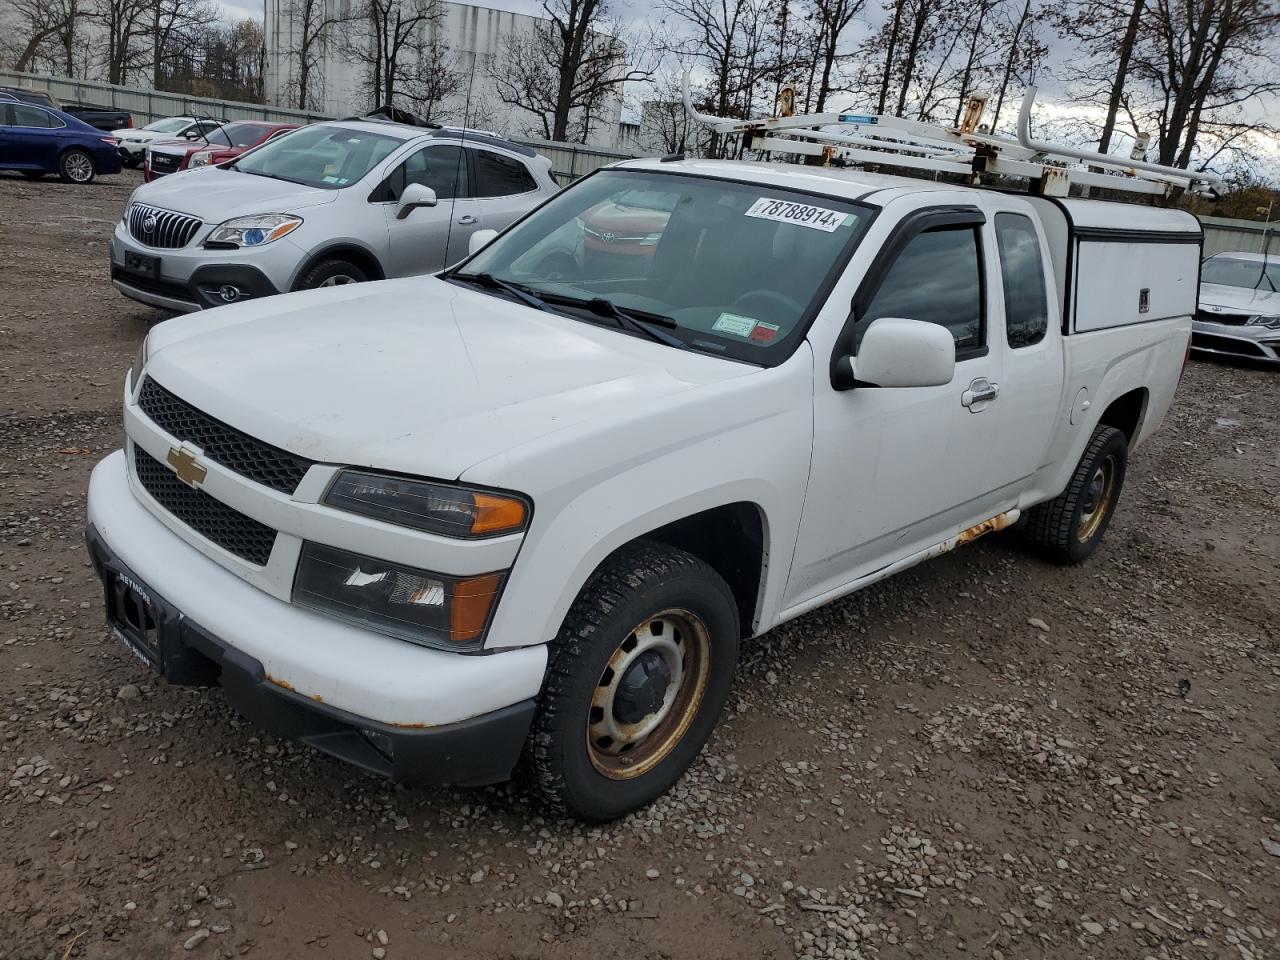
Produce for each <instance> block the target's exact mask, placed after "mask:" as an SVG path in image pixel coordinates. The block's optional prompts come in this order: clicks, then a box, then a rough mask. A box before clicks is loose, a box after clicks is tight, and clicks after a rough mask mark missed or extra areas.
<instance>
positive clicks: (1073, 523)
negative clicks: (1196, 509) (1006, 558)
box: [1026, 427, 1129, 564]
mask: <svg viewBox="0 0 1280 960" xmlns="http://www.w3.org/2000/svg"><path fill="white" fill-rule="evenodd" d="M1128 454H1129V441H1128V438H1127V437H1125V435H1124V434H1123V433H1122V432H1121V431H1119V430H1117V429H1116V428H1115V427H1098V428H1097V429H1096V430H1094V431H1093V436H1092V437H1090V438H1089V444H1088V446H1086V447H1085V449H1084V454H1083V455H1082V456H1081V457H1080V462H1079V463H1078V464H1077V465H1076V469H1075V473H1073V474H1072V475H1071V481H1070V483H1068V484H1067V489H1066V490H1064V491H1062V493H1060V494H1059V495H1058V496H1057V497H1055V498H1054V499H1052V500H1050V501H1048V502H1047V503H1041V504H1038V505H1036V506H1034V507H1032V508H1031V509H1030V510H1029V511H1028V513H1027V526H1026V532H1027V535H1028V536H1029V537H1030V538H1031V540H1032V541H1033V542H1034V543H1035V544H1036V546H1037V547H1039V549H1040V551H1041V553H1043V554H1044V555H1045V556H1046V557H1048V559H1050V560H1052V561H1053V562H1054V563H1061V564H1073V563H1083V562H1084V561H1085V560H1086V559H1088V557H1089V555H1090V554H1091V553H1093V551H1094V550H1096V549H1097V548H1098V544H1099V543H1101V542H1102V536H1103V534H1105V533H1106V532H1107V527H1108V526H1110V525H1111V518H1112V517H1113V516H1114V515H1115V510H1116V503H1117V502H1119V500H1120V490H1121V488H1122V487H1123V486H1124V478H1125V470H1126V468H1127V466H1128Z"/></svg>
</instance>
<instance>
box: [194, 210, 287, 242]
mask: <svg viewBox="0 0 1280 960" xmlns="http://www.w3.org/2000/svg"><path fill="white" fill-rule="evenodd" d="M301 225H302V218H301V217H291V216H289V214H287V213H263V214H259V215H257V216H253V217H236V218H235V219H234V220H228V221H226V222H225V223H220V224H218V226H217V227H215V228H214V230H213V233H211V234H209V239H208V240H206V241H205V242H206V243H230V244H234V245H235V246H237V247H260V246H262V245H263V244H265V243H270V242H271V241H272V240H279V239H280V238H281V237H283V236H285V235H286V234H289V233H292V232H293V231H294V230H296V229H298V227H299V226H301Z"/></svg>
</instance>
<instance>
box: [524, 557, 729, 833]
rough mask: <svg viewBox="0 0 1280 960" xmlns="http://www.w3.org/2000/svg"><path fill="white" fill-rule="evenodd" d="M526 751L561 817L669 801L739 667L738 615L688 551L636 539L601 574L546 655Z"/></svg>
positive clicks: (614, 813) (604, 815)
mask: <svg viewBox="0 0 1280 960" xmlns="http://www.w3.org/2000/svg"><path fill="white" fill-rule="evenodd" d="M549 657H550V662H549V663H548V666H547V677H546V681H545V682H544V684H543V689H542V693H541V695H540V696H539V699H538V712H537V714H536V715H535V717H534V721H533V727H532V729H531V730H530V733H529V739H528V742H527V743H526V746H525V760H526V765H527V768H528V771H529V773H530V774H531V779H532V781H533V786H534V789H535V790H536V791H537V792H538V794H539V795H540V796H541V798H542V799H543V801H544V802H545V803H546V805H547V806H548V807H550V808H551V809H552V810H553V811H554V812H556V813H567V814H570V815H572V816H575V817H578V818H580V819H583V820H590V821H605V820H613V819H616V818H618V817H621V816H623V815H625V814H627V813H630V812H632V811H633V810H637V809H639V808H641V807H643V806H645V805H646V804H648V803H650V802H652V801H653V800H655V799H656V798H657V797H659V796H661V795H662V794H663V793H665V792H666V791H667V790H668V789H670V787H671V786H672V784H674V783H675V782H676V781H677V780H678V779H679V778H680V776H681V775H682V774H683V773H684V772H685V770H686V769H688V767H689V765H690V764H691V763H692V762H693V761H694V760H695V759H696V758H697V756H698V754H699V752H701V750H702V748H703V746H704V745H705V744H706V742H707V738H708V737H710V735H711V731H712V728H714V727H715V725H716V721H717V720H718V719H719V717H720V713H721V711H722V710H723V709H724V704H725V701H726V700H727V699H728V697H729V688H730V685H731V684H732V682H733V674H734V670H735V668H736V666H737V662H738V608H737V603H736V602H735V600H734V597H733V593H732V591H731V590H730V589H729V587H728V585H727V584H726V583H725V582H724V580H723V579H722V578H721V577H720V575H719V574H718V573H716V572H715V570H713V569H712V568H711V567H710V566H708V565H707V564H706V563H704V562H703V561H701V560H699V559H698V558H697V557H695V556H693V555H692V554H689V553H686V552H685V551H683V550H677V549H675V548H673V547H667V546H665V545H662V544H658V543H650V542H645V541H640V542H637V543H635V544H632V545H630V546H627V547H624V548H623V549H622V550H620V551H618V552H617V553H616V554H614V556H613V557H611V558H610V559H609V560H607V561H606V562H605V564H604V565H603V566H602V567H601V568H600V569H599V570H597V571H596V572H595V573H594V574H593V575H592V576H591V579H590V580H588V581H587V584H586V585H585V586H584V587H583V588H582V592H581V593H579V594H578V598H577V599H576V600H575V601H574V603H573V606H572V607H571V608H570V610H569V614H568V616H566V617H565V620H564V624H563V625H562V626H561V627H560V632H559V633H558V634H557V635H556V638H555V639H554V640H553V641H552V642H551V644H550V648H549Z"/></svg>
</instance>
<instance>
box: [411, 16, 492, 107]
mask: <svg viewBox="0 0 1280 960" xmlns="http://www.w3.org/2000/svg"><path fill="white" fill-rule="evenodd" d="M428 32H429V33H430V34H431V35H430V37H428V38H427V40H426V41H425V42H423V43H420V44H418V45H417V46H416V47H415V49H414V56H413V63H412V66H410V67H409V69H408V72H407V75H406V77H405V80H404V82H403V83H402V84H401V88H402V90H403V92H404V95H405V97H406V98H407V99H408V100H409V102H410V103H411V104H412V105H413V110H414V113H416V114H418V116H420V117H422V119H423V120H426V121H427V122H428V123H440V122H443V121H445V120H459V119H460V120H462V121H463V122H464V123H467V124H469V125H472V126H474V123H472V121H471V118H470V117H469V116H466V115H465V114H467V113H469V112H470V110H469V107H470V103H469V102H468V103H467V104H466V106H464V107H463V115H458V114H457V112H456V111H450V110H449V109H447V107H446V106H445V105H446V104H447V103H448V101H450V100H451V99H453V98H454V97H456V96H458V95H459V94H462V93H465V92H466V91H467V89H468V87H469V86H470V84H469V83H468V80H469V78H470V75H471V71H470V69H468V66H469V64H468V61H469V59H471V57H472V55H470V54H467V55H460V54H458V53H455V52H454V51H453V50H451V49H450V48H449V44H448V42H447V41H446V40H445V39H444V37H442V36H441V35H440V31H439V30H438V29H429V30H428Z"/></svg>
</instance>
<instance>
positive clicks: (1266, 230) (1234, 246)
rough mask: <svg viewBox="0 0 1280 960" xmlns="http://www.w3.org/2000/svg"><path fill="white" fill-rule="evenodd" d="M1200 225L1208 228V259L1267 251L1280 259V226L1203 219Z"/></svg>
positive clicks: (1206, 230) (1206, 243)
mask: <svg viewBox="0 0 1280 960" xmlns="http://www.w3.org/2000/svg"><path fill="white" fill-rule="evenodd" d="M1200 225H1201V226H1202V227H1203V228H1204V255H1205V256H1206V257H1207V256H1209V255H1211V254H1214V253H1222V252H1224V251H1231V252H1233V253H1263V252H1264V250H1265V252H1266V253H1270V254H1274V255H1276V256H1277V257H1280V223H1273V224H1271V226H1270V227H1268V226H1267V225H1266V224H1265V223H1261V222H1259V221H1257V220H1230V219H1228V218H1227V217H1200ZM1264 243H1265V244H1266V246H1265V248H1264V246H1263V244H1264Z"/></svg>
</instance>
